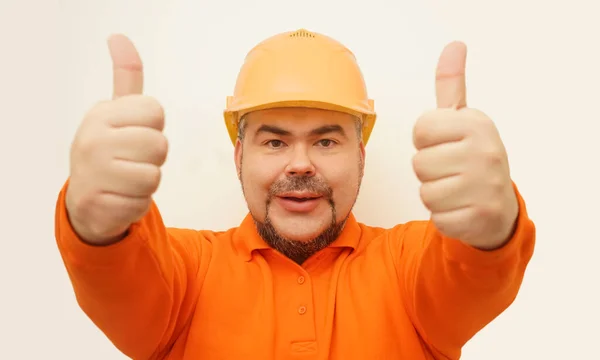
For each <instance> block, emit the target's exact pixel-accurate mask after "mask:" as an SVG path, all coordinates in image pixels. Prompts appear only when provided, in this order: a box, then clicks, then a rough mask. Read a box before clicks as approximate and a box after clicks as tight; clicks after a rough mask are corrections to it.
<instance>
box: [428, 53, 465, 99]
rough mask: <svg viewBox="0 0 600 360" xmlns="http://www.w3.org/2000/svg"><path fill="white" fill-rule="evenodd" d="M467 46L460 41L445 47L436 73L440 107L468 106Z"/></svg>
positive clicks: (436, 89) (437, 95) (436, 91)
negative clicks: (466, 78) (466, 77)
mask: <svg viewBox="0 0 600 360" xmlns="http://www.w3.org/2000/svg"><path fill="white" fill-rule="evenodd" d="M466 63H467V46H466V45H465V44H464V43H462V42H459V41H455V42H452V43H450V44H448V45H446V47H445V48H444V50H443V51H442V54H441V55H440V59H439V61H438V65H437V69H436V73H435V94H436V98H437V106H438V108H455V109H460V108H463V107H466V106H467V85H466V80H465V68H466Z"/></svg>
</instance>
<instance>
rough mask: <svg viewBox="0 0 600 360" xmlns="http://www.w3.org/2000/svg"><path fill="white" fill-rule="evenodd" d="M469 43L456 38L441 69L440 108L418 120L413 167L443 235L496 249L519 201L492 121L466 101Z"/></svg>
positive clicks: (509, 231)
mask: <svg viewBox="0 0 600 360" xmlns="http://www.w3.org/2000/svg"><path fill="white" fill-rule="evenodd" d="M466 55H467V50H466V46H465V45H464V44H463V43H460V42H453V43H451V44H449V45H447V46H446V48H445V49H444V50H443V51H442V54H441V56H440V59H439V62H438V66H437V71H436V98H437V109H436V110H433V111H430V112H427V113H425V114H423V115H422V116H421V117H420V118H419V119H418V120H417V123H416V124H415V127H414V133H413V140H414V145H415V147H416V149H417V153H416V155H415V156H414V159H413V168H414V171H415V173H416V175H417V178H418V179H419V180H420V181H421V183H422V185H421V199H422V201H423V203H424V205H425V206H426V207H427V208H428V209H429V210H430V211H431V220H432V221H433V223H434V224H435V225H436V227H437V228H438V230H439V231H440V232H442V233H443V234H444V235H446V236H448V237H451V238H454V239H458V240H461V241H463V242H466V243H468V244H469V245H472V246H474V247H476V248H480V249H487V250H491V249H495V248H498V247H500V246H502V245H503V244H504V243H505V242H506V241H508V240H509V239H510V237H511V235H512V233H513V230H514V226H515V222H516V219H517V216H518V212H519V205H518V202H517V197H516V194H515V190H514V188H513V184H512V180H511V177H510V171H509V165H508V158H507V154H506V151H505V148H504V145H503V143H502V140H501V138H500V135H499V133H498V130H497V129H496V126H495V125H494V123H493V121H492V120H491V119H490V118H489V117H488V116H486V115H485V114H484V113H482V112H481V111H478V110H475V109H470V108H468V107H467V103H466V80H465V67H466Z"/></svg>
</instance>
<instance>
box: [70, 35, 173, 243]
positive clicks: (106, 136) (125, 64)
mask: <svg viewBox="0 0 600 360" xmlns="http://www.w3.org/2000/svg"><path fill="white" fill-rule="evenodd" d="M108 45H109V50H110V54H111V58H112V61H113V69H114V70H113V82H114V85H113V99H112V100H110V101H105V102H100V103H98V104H97V105H96V106H94V107H93V108H92V109H91V110H90V111H89V112H88V113H87V115H86V116H85V117H84V119H83V121H82V123H81V125H80V127H79V129H78V130H77V133H76V135H75V139H74V141H73V143H72V146H71V153H70V177H69V185H68V188H67V193H66V207H67V212H68V214H69V218H70V221H71V223H72V226H73V228H74V230H75V231H76V232H77V234H78V235H79V236H80V237H81V238H83V239H84V240H85V241H87V242H90V243H94V244H108V243H110V242H113V241H116V240H118V239H120V238H121V237H122V236H123V235H124V234H125V233H126V231H127V229H128V228H129V226H130V225H131V224H132V223H134V222H136V221H137V220H139V219H140V218H142V217H143V216H144V215H145V214H146V212H147V211H148V209H149V206H150V204H151V201H152V199H151V196H152V194H153V193H154V192H155V191H156V190H157V188H158V185H159V182H160V178H161V171H160V167H161V165H162V164H163V163H164V162H165V160H166V156H167V147H168V146H167V139H166V138H165V136H164V135H163V132H162V130H163V127H164V112H163V109H162V107H161V105H160V104H159V103H158V102H157V101H156V100H154V99H152V98H150V97H147V96H143V95H142V94H141V93H142V87H143V72H142V63H141V60H140V58H139V55H138V53H137V51H136V49H135V47H134V46H133V44H132V43H131V42H130V41H129V40H128V39H127V38H126V37H124V36H120V35H119V36H113V37H111V38H110V39H109V42H108Z"/></svg>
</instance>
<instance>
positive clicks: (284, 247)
mask: <svg viewBox="0 0 600 360" xmlns="http://www.w3.org/2000/svg"><path fill="white" fill-rule="evenodd" d="M291 191H310V192H312V193H316V194H319V195H321V196H323V198H324V199H325V200H326V201H327V202H328V203H329V207H330V209H331V222H330V223H329V225H328V226H327V228H325V230H323V231H322V232H321V233H320V234H319V235H317V236H316V237H314V238H313V239H310V240H309V241H298V240H291V239H287V238H285V237H284V236H282V235H281V234H279V232H277V230H276V229H275V227H274V226H273V223H272V222H271V218H270V216H269V209H270V207H271V206H270V205H271V202H272V201H273V198H274V197H276V196H277V194H281V193H285V192H291ZM251 215H252V214H251ZM349 216H350V212H348V214H346V215H345V216H344V218H343V219H342V220H341V221H339V222H338V221H336V219H337V211H336V207H335V202H334V201H333V191H332V189H331V188H330V187H329V186H328V185H327V184H326V183H325V181H323V180H321V179H318V178H315V177H308V176H303V177H291V178H289V179H286V180H280V181H276V182H275V183H273V185H272V186H271V188H270V190H269V196H268V198H267V201H266V212H265V220H264V221H263V222H261V221H258V220H257V218H256V217H255V216H254V215H252V218H253V219H254V224H255V225H256V229H257V231H258V234H259V235H260V236H261V237H262V238H263V239H264V240H265V242H266V243H267V244H268V245H269V246H270V247H272V248H273V249H275V250H277V251H279V252H280V253H282V254H283V255H285V256H286V257H288V258H289V259H291V260H292V261H294V262H296V263H297V264H300V265H301V264H302V263H304V261H306V259H308V258H309V257H310V256H311V255H313V254H315V253H316V252H318V251H319V250H322V249H324V248H326V247H327V246H329V244H331V243H332V242H334V241H335V239H337V238H338V237H339V235H340V234H341V232H342V230H343V229H344V225H345V224H346V220H347V219H348V217H349Z"/></svg>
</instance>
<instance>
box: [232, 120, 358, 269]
mask: <svg viewBox="0 0 600 360" xmlns="http://www.w3.org/2000/svg"><path fill="white" fill-rule="evenodd" d="M245 121H246V124H245V126H246V128H245V132H244V134H245V135H244V138H243V139H242V140H241V141H240V140H238V142H237V144H236V149H235V160H236V166H237V170H238V173H239V174H240V181H241V183H242V188H243V191H244V196H245V198H246V202H247V203H248V208H249V210H250V213H251V214H252V216H253V218H254V220H255V222H256V223H257V227H258V229H259V232H260V233H261V235H262V236H263V238H265V240H266V241H267V243H269V245H271V246H273V247H275V248H276V249H277V250H280V251H281V252H283V253H284V254H286V255H288V256H290V257H292V258H293V260H295V261H297V262H303V261H304V260H305V259H306V258H307V257H308V256H310V255H312V253H314V252H316V251H318V250H320V249H321V248H323V247H325V246H327V245H329V243H331V242H332V241H333V240H335V238H336V237H337V236H338V235H339V233H340V232H341V229H342V228H343V224H344V222H345V220H346V218H347V217H348V215H349V213H350V211H351V209H352V207H353V206H354V203H355V201H356V198H357V196H358V190H359V188H360V183H361V180H362V173H363V169H364V157H365V152H364V146H363V144H362V142H361V141H360V139H359V136H358V130H357V125H356V119H355V118H354V117H353V116H351V115H348V114H343V113H339V112H334V111H326V110H318V109H308V108H281V109H269V110H261V111H256V112H253V113H250V114H248V115H247V116H246V118H245Z"/></svg>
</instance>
